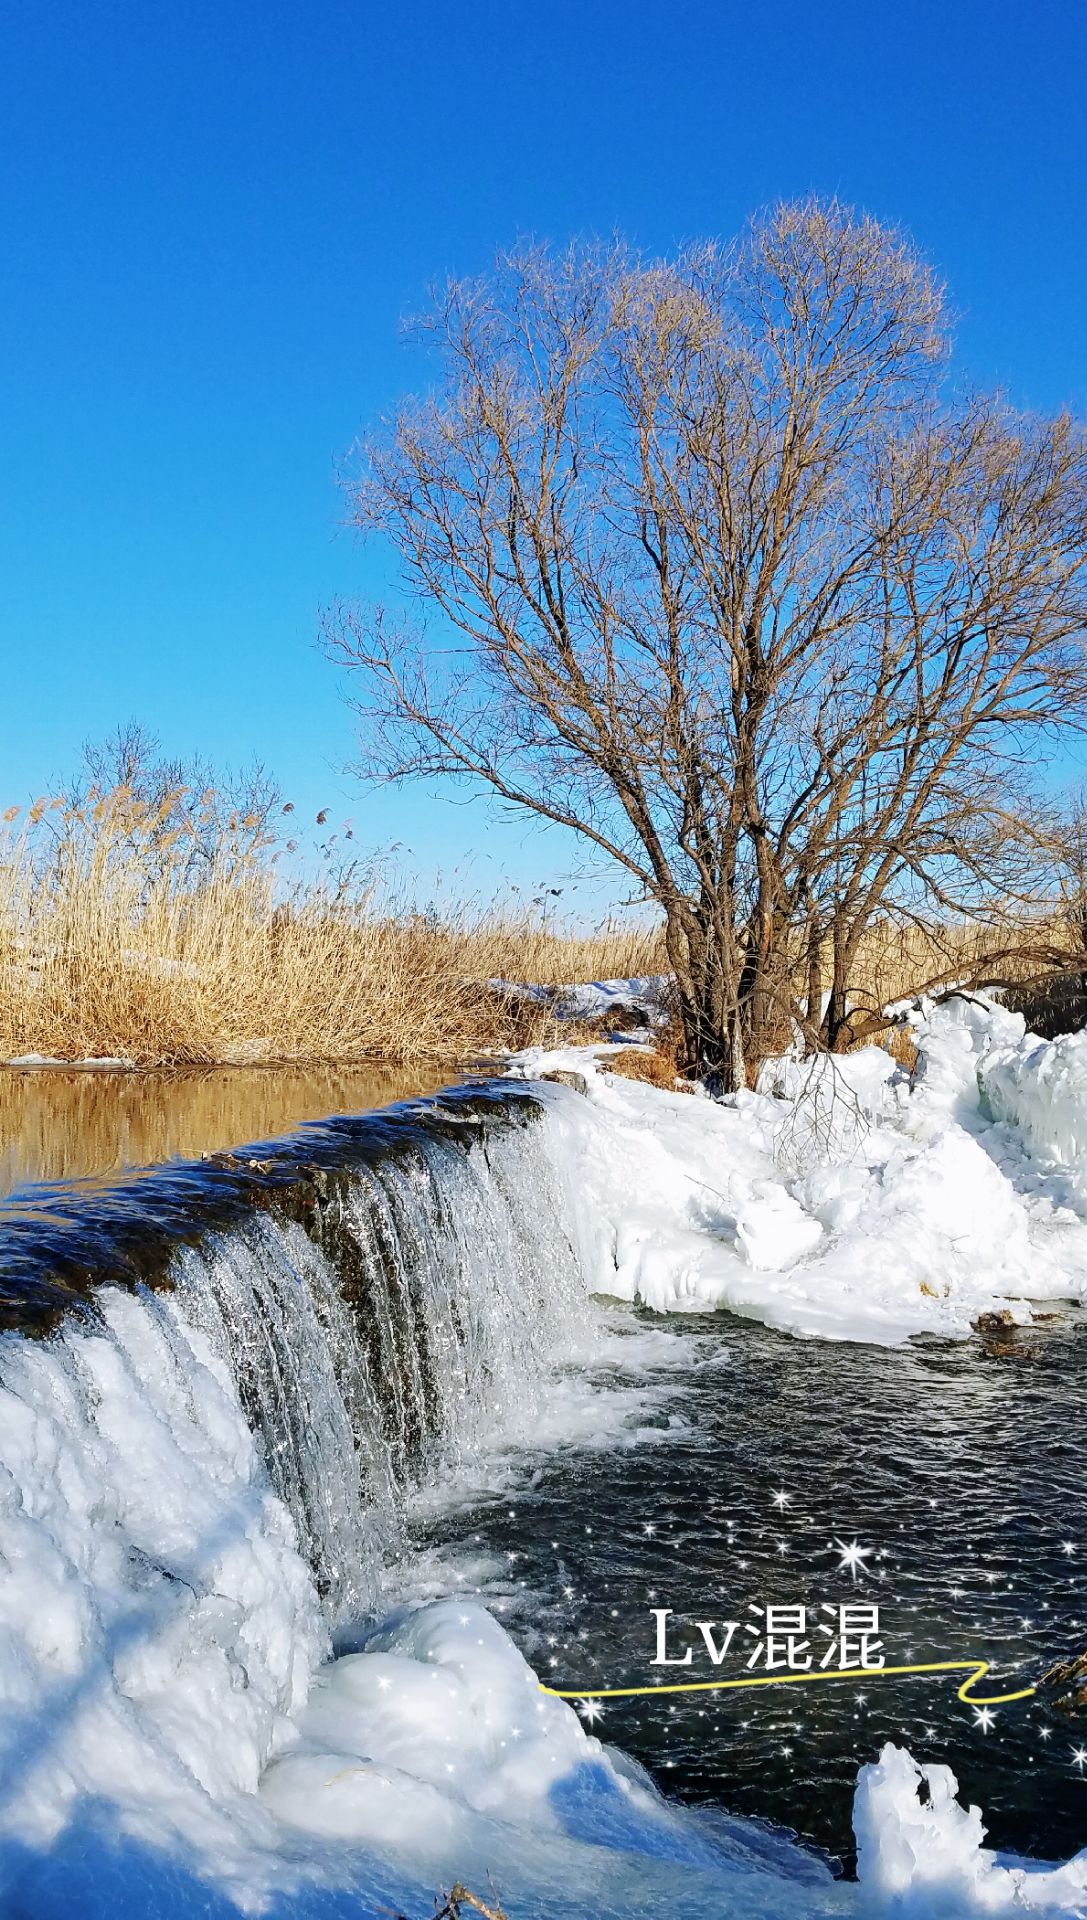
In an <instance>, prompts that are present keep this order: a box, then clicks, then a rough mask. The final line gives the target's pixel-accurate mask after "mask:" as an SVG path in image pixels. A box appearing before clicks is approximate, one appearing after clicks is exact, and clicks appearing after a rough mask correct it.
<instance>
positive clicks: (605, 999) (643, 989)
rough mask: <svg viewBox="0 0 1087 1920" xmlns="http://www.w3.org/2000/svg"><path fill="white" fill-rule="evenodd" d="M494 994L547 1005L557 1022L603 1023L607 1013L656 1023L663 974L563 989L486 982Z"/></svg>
mask: <svg viewBox="0 0 1087 1920" xmlns="http://www.w3.org/2000/svg"><path fill="white" fill-rule="evenodd" d="M487 984H488V986H489V987H491V988H492V990H493V991H494V992H495V993H502V994H505V995H507V996H508V997H509V998H511V999H514V1000H532V1001H536V1002H537V1003H538V1004H540V1005H541V1006H547V1007H549V1008H550V1009H551V1011H552V1013H554V1014H555V1015H556V1017H557V1018H558V1019H560V1020H604V1019H606V1018H607V1016H608V1014H610V1013H617V1012H619V1010H620V1009H621V1008H622V1009H623V1010H624V1011H629V1012H636V1013H641V1014H644V1016H645V1020H646V1024H647V1025H649V1026H652V1025H654V1024H658V1023H659V1021H660V1019H661V1007H662V1003H663V1001H664V998H665V996H666V994H667V992H668V986H669V979H668V976H667V974H643V975H639V976H637V977H635V978H632V979H629V980H589V981H582V982H579V983H577V984H572V985H567V986H555V987H552V986H539V985H537V984H535V983H529V982H522V981H516V980H489V981H488V982H487Z"/></svg>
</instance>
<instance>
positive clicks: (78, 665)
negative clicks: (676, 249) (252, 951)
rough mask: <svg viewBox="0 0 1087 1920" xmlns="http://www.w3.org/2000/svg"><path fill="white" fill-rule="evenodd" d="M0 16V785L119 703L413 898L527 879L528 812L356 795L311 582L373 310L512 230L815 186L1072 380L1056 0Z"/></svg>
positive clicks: (377, 402) (1080, 278) (592, 228)
mask: <svg viewBox="0 0 1087 1920" xmlns="http://www.w3.org/2000/svg"><path fill="white" fill-rule="evenodd" d="M0 21H2V23H3V25H2V46H0V147H2V149H3V168H2V176H0V194H2V201H0V219H2V240H3V266H4V280H5V291H4V297H3V300H2V301H0V498H2V501H3V513H2V517H0V658H2V668H3V687H4V700H3V708H2V717H0V801H4V802H6V801H18V800H22V799H24V798H25V797H26V796H27V795H28V794H31V793H40V792H43V791H44V790H46V789H47V788H48V786H49V784H50V782H51V780H52V779H53V778H54V776H56V775H57V774H58V773H60V772H63V771H65V770H67V769H68V768H70V767H71V765H72V763H73V761H74V759H75V758H76V756H77V753H78V748H79V743H80V742H81V740H83V739H84V738H85V737H87V736H88V735H101V734H104V733H105V732H106V731H108V730H109V728H110V727H112V726H113V725H114V724H115V723H116V722H117V721H118V720H124V719H127V718H129V717H136V718H139V719H140V720H142V721H143V722H144V723H145V724H146V725H148V726H150V727H153V728H155V729H157V730H158V731H159V732H160V734H161V735H162V736H163V739H164V741H165V743H166V745H167V746H168V747H169V748H170V749H172V750H175V751H178V752H184V751H186V750H188V749H190V748H193V747H199V748H200V749H201V750H202V751H203V752H204V753H206V754H207V755H208V756H210V757H212V758H213V759H218V760H226V759H230V760H234V761H241V760H245V759H247V758H249V757H250V756H251V755H253V754H258V755H260V756H261V757H262V758H264V759H265V760H266V761H267V762H268V763H269V765H270V766H272V767H273V768H274V769H275V770H276V772H277V773H278V774H279V776H280V777H281V779H282V780H283V782H284V784H285V786H286V788H287V790H288V791H289V792H290V794H291V795H292V797H294V798H295V800H296V801H297V803H298V807H299V813H300V814H302V815H304V814H306V813H313V812H315V811H316V809H317V808H318V807H319V806H324V805H330V806H331V807H332V808H333V809H334V812H335V814H336V816H337V817H344V816H348V815H349V816H351V817H352V818H353V820H354V822H355V830H356V834H357V837H358V839H359V841H360V842H362V843H363V844H364V845H369V846H375V847H377V846H387V845H389V844H391V843H393V842H398V843H400V845H401V846H402V847H403V848H404V849H406V850H409V851H408V852H406V853H405V856H404V857H405V858H406V859H407V860H408V863H409V866H411V867H412V868H414V870H415V872H417V873H418V874H419V875H420V876H421V884H422V887H423V890H424V892H425V891H428V890H429V879H428V877H427V876H429V875H430V874H432V873H433V872H436V871H439V870H440V871H441V872H442V873H443V874H444V876H445V886H446V888H447V889H451V890H456V889H457V888H462V889H464V890H466V891H474V892H476V893H484V894H488V893H490V892H491V891H492V890H493V889H494V888H495V887H496V886H497V885H498V883H499V880H500V878H501V876H503V875H505V876H508V877H511V878H512V879H514V880H516V881H517V882H518V883H520V884H522V885H524V886H525V887H527V888H528V889H529V890H532V889H533V888H534V887H535V886H536V885H537V884H538V883H540V882H542V881H545V880H546V881H547V882H548V883H554V884H562V880H563V876H564V874H565V873H566V871H567V869H568V867H569V863H570V856H569V853H568V850H567V849H566V847H565V845H564V844H563V843H562V841H561V840H560V839H559V838H558V837H555V836H545V837H542V838H541V837H540V836H538V835H535V834H531V835H528V836H527V837H526V833H525V830H524V829H523V828H521V827H516V826H513V825H510V824H506V823H503V822H502V821H500V820H496V819H495V817H494V815H493V813H491V812H490V811H489V810H487V809H485V808H483V807H479V806H473V807H465V806H463V805H459V804H455V803H453V802H452V801H450V800H448V799H435V798H434V797H433V796H432V795H429V794H427V793H424V792H411V793H408V794H404V793H399V794H394V793H390V792H382V793H378V794H374V793H365V792H360V791H359V790H358V789H357V788H356V787H354V786H353V785H352V783H351V782H350V780H348V779H346V778H345V777H344V775H343V773H342V768H343V766H344V764H345V762H347V761H348V760H349V758H350V755H351V740H352V733H351V721H350V716H349V715H348V713H347V712H346V710H345V708H344V706H343V703H342V701H341V699H340V697H339V689H338V684H337V678H336V675H335V673H334V672H333V670H332V668H331V667H330V666H329V665H328V664H327V663H326V662H325V661H324V660H323V659H322V658H321V656H320V655H319V653H318V652H317V650H316V633H317V618H318V609H319V607H320V605H321V604H322V603H323V602H327V601H328V600H330V599H332V598H333V597H334V596H336V595H338V594H352V593H360V594H361V593H367V592H370V591H372V590H373V589H374V588H375V587H376V586H378V585H379V584H380V582H379V578H378V574H379V563H378V561H377V559H376V557H371V556H367V555H365V554H363V553H362V552H361V551H360V550H359V548H358V546H357V545H356V544H355V542H354V541H353V539H352V537H351V536H350V534H348V533H346V532H344V531H342V530H341V529H340V527H339V525H338V522H339V518H340V514H341V507H340V502H339V498H338V495H337V491H336V487H335V479H334V475H335V466H336V461H337V458H338V457H339V456H340V455H341V454H342V453H343V452H344V451H345V449H346V448H347V447H348V446H349V444H350V442H351V440H352V438H353V437H354V435H355V433H356V432H357V430H358V428H359V427H360V426H361V425H362V424H363V423H364V422H365V421H367V420H368V419H369V418H371V417H372V416H373V415H374V414H376V413H377V412H378V411H380V410H381V408H382V407H383V406H385V405H387V404H388V403H389V402H390V401H391V400H392V399H393V398H394V396H395V395H396V393H397V392H398V391H399V390H400V389H401V387H403V385H404V384H405V383H406V381H407V380H408V376H409V368H408V364H407V361H406V359H405V353H404V349H403V347H402V345H401V344H400V343H399V341H398V338H397V332H398V323H399V320H400V317H401V316H402V315H403V314H404V313H406V312H408V311H410V310H411V309H412V308H413V307H415V306H417V305H419V304H420V302H421V299H422V296H423V294H424V291H425V288H426V286H427V284H428V282H430V281H431V280H432V279H435V278H440V277H442V276H443V275H444V274H446V273H447V272H449V271H458V272H464V271H467V272H471V271H476V270H479V269H481V268H484V267H485V266H486V264H487V262H488V260H489V258H490V256H491V254H492V252H493V250H494V248H495V247H496V245H499V244H501V243H503V242H507V241H509V240H511V239H513V238H514V237H515V236H516V235H517V234H519V233H526V232H533V233H535V234H538V235H541V236H547V237H550V238H554V239H562V238H565V237H566V236H568V235H570V234H573V233H593V232H596V233H599V232H609V231H611V230H613V229H620V230H622V231H624V232H625V233H626V234H628V235H629V236H631V237H632V238H633V239H635V240H636V241H638V242H640V243H642V244H643V245H645V246H647V247H649V248H653V249H664V248H667V247H669V246H670V245H671V244H673V243H674V242H675V241H677V240H680V239H684V238H689V237H691V236H694V235H700V234H728V233H730V232H732V231H734V230H735V228H736V227H737V226H738V225H739V224H740V223H741V222H742V220H743V219H744V218H745V217H746V215H747V214H748V213H749V212H750V211H751V210H753V209H754V208H756V207H757V206H759V205H761V204H763V203H765V202H766V201H768V200H771V199H775V198H778V197H782V196H791V195H794V194H799V193H804V192H807V191H809V190H816V191H818V192H822V193H837V194H839V195H840V196H842V197H843V198H845V199H847V200H849V201H852V202H855V203H858V204H862V205H864V206H865V207H867V208H869V209H870V210H871V211H873V212H874V213H876V214H877V215H879V216H881V217H884V218H887V219H890V220H894V221H897V222H900V223H902V224H904V225H906V226H907V227H908V228H909V229H910V230H911V231H912V232H913V234H914V236H915V238H916V239H917V241H918V242H919V243H920V245H921V246H922V247H923V249H924V250H925V251H926V252H927V253H928V255H929V256H930V257H931V258H932V259H933V260H934V261H935V262H936V264H937V266H938V267H939V268H940V270H941V271H942V273H943V274H944V275H945V277H946V278H947V280H948V281H949V283H950V285H951V288H952V291H953V294H954V298H955V302H956V305H957V308H958V310H959V312H960V314H961V320H960V324H959V329H958V360H959V364H960V365H961V366H962V367H963V368H964V369H965V370H966V371H967V372H968V373H969V374H970V376H971V377H973V378H974V379H977V380H980V381H982V382H985V383H999V384H1002V385H1004V386H1006V387H1007V388H1008V389H1009V390H1010V391H1011V393H1012V395H1013V396H1014V397H1015V398H1016V399H1017V400H1019V401H1022V402H1025V403H1028V404H1031V405H1034V406H1038V407H1041V408H1046V409H1049V408H1056V407H1058V406H1061V405H1064V404H1069V405H1071V406H1072V407H1073V408H1074V409H1075V410H1076V411H1078V412H1081V413H1082V412H1087V366H1085V346H1087V326H1085V324H1084V311H1085V307H1087V245H1085V241H1087V232H1085V228H1087V136H1085V133H1084V115H1083V93H1084V86H1085V83H1087V8H1085V7H1083V6H1081V5H1079V4H1076V0H1056V3H1054V0H1032V4H1031V5H1030V6H1026V5H1023V4H1021V0H939V4H929V0H899V3H898V4H896V5H890V4H884V5H880V4H878V0H876V3H875V4H873V0H865V4H860V3H859V0H822V4H816V0H806V3H805V4H800V3H799V0H763V4H758V0H756V3H755V4H752V3H751V0H747V4H743V5H738V4H735V3H734V0H716V3H714V0H672V3H671V4H670V5H663V4H658V5H650V4H647V0H622V3H621V4H620V3H619V0H576V4H575V0H550V4H548V5H547V6H540V5H537V4H533V3H531V0H504V4H498V0H466V4H463V5H461V6H459V7H454V6H453V5H451V4H444V5H439V4H436V3H435V4H423V3H422V0H398V4H396V5H392V4H386V3H382V4H374V3H372V0H354V3H353V4H352V3H350V0H307V4H305V5H300V4H298V0H293V3H292V4H286V0H262V4H260V5H259V6H258V5H256V4H255V0H251V3H250V4H241V3H239V0H216V4H211V0H172V3H171V4H165V0H125V3H124V4H116V3H113V0H95V4H94V5H92V6H88V5H87V4H86V0H63V3H62V4H54V0H34V4H33V5H32V6H17V5H15V4H13V0H7V3H6V4H4V5H3V6H2V9H0ZM571 897H572V896H571V895H570V893H567V895H566V896H565V898H566V899H570V898H571ZM581 906H582V910H584V909H585V908H586V907H587V906H591V899H590V898H589V897H588V896H586V895H585V894H584V893H582V895H581Z"/></svg>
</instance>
